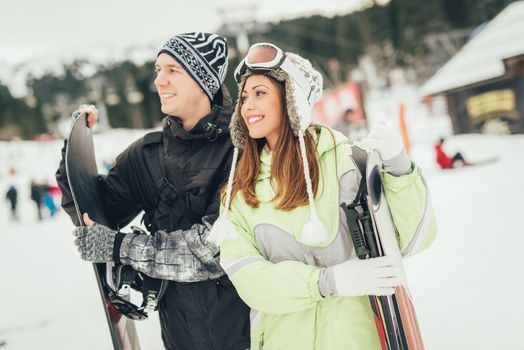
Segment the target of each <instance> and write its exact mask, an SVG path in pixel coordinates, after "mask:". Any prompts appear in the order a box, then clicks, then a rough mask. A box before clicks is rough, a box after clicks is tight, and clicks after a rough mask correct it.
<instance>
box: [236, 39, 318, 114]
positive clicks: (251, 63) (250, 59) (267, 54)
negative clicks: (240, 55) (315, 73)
mask: <svg viewBox="0 0 524 350" xmlns="http://www.w3.org/2000/svg"><path fill="white" fill-rule="evenodd" d="M277 68H280V69H282V70H283V71H284V72H286V73H287V74H288V75H289V76H290V77H291V78H292V79H293V80H294V81H295V83H296V84H297V85H298V87H299V88H300V89H301V90H302V91H303V92H304V94H305V96H306V97H307V100H308V102H309V104H310V105H311V106H312V105H313V103H314V101H312V99H313V94H312V92H313V90H312V88H311V85H310V84H309V82H308V80H307V79H306V77H305V76H304V74H303V73H302V71H301V70H300V69H299V68H298V67H297V65H296V64H294V63H293V62H292V61H291V60H290V59H289V58H288V57H287V56H286V53H285V52H284V51H282V49H280V48H279V47H277V46H275V45H273V44H270V43H257V44H253V45H251V47H250V48H249V51H248V52H247V55H246V57H245V58H244V59H242V61H240V63H239V64H238V66H237V68H236V69H235V73H234V77H235V81H236V82H237V84H240V82H241V81H242V76H243V75H244V74H245V73H246V71H247V69H249V70H251V71H253V72H254V73H267V72H270V71H272V70H275V69H277Z"/></svg>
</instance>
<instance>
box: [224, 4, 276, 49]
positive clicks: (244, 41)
mask: <svg viewBox="0 0 524 350" xmlns="http://www.w3.org/2000/svg"><path fill="white" fill-rule="evenodd" d="M217 11H218V13H219V16H220V18H221V19H222V25H221V26H220V29H219V30H218V32H219V33H220V34H221V35H222V36H225V37H226V38H235V41H236V44H235V45H234V46H231V47H230V58H232V59H237V57H243V56H244V55H245V54H246V53H247V50H248V49H249V45H250V43H249V36H250V35H252V34H256V33H261V32H264V31H267V29H268V28H269V25H268V24H266V23H260V22H259V21H258V20H257V11H258V5H256V4H245V3H238V4H236V5H228V6H221V7H218V8H217Z"/></svg>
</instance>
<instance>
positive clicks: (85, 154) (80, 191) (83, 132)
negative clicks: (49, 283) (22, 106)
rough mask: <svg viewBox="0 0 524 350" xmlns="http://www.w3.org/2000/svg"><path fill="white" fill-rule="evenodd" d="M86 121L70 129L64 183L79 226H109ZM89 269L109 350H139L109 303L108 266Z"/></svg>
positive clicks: (131, 329) (130, 325) (129, 326)
mask: <svg viewBox="0 0 524 350" xmlns="http://www.w3.org/2000/svg"><path fill="white" fill-rule="evenodd" d="M86 118H87V116H86V114H85V113H84V114H81V115H80V116H79V117H78V118H77V119H76V120H75V121H74V122H73V125H72V127H71V131H70V134H69V137H68V141H67V146H66V153H65V166H66V174H67V180H68V183H69V186H70V189H71V194H72V197H73V200H74V204H75V208H76V213H77V215H78V220H79V222H80V223H83V219H82V214H83V213H89V216H90V217H91V218H92V219H93V220H94V221H96V222H97V223H99V224H102V225H106V226H109V225H108V224H109V222H108V220H107V219H106V216H105V213H104V211H103V206H102V202H101V199H100V196H99V193H98V169H97V166H96V158H95V151H94V145H93V133H92V131H91V129H90V128H88V127H87V120H86ZM93 269H94V272H95V277H96V280H97V284H98V289H99V291H100V296H101V298H102V304H103V306H104V312H105V316H106V319H107V325H108V327H109V333H110V335H111V340H112V343H113V348H114V349H115V350H139V349H140V344H139V341H138V334H137V332H136V327H135V324H134V322H133V320H131V319H128V318H126V317H125V316H124V315H123V314H122V313H121V312H120V311H119V310H118V309H117V308H116V307H115V305H114V304H113V303H112V302H111V299H112V296H114V294H115V293H114V292H113V291H112V290H111V289H110V288H109V285H108V276H109V278H112V277H111V275H112V274H111V273H112V271H111V266H110V265H108V264H105V263H101V264H100V263H95V264H93Z"/></svg>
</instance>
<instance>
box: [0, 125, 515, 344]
mask: <svg viewBox="0 0 524 350" xmlns="http://www.w3.org/2000/svg"><path fill="white" fill-rule="evenodd" d="M413 118H414V117H413V116H409V115H408V120H409V121H410V123H411V125H412V126H413V127H412V129H411V132H412V135H413V148H412V156H413V158H414V159H415V161H416V162H417V163H418V164H419V165H420V166H421V167H422V169H423V171H424V174H425V176H426V178H427V181H428V183H429V186H430V188H431V193H432V197H433V204H434V207H435V212H436V216H437V220H438V226H439V230H438V238H437V240H436V241H435V243H434V244H433V246H432V247H431V248H430V249H429V250H428V251H426V252H424V253H422V254H419V255H418V256H415V257H412V258H409V259H407V260H406V262H405V264H406V268H407V273H408V279H409V282H410V286H411V291H412V295H413V299H414V302H415V305H416V308H417V311H418V315H419V321H420V326H421V328H422V332H423V336H424V340H425V343H426V348H427V349H429V350H433V349H477V350H484V349H485V350H492V349H523V348H524V345H523V343H522V339H521V335H522V334H523V333H524V322H523V321H522V315H524V302H522V296H521V294H522V291H523V290H524V273H523V267H524V255H523V254H522V253H521V251H522V247H523V246H524V231H523V229H522V219H521V218H522V217H521V216H520V215H523V212H522V211H523V208H524V207H523V205H522V201H521V196H522V195H524V182H523V181H522V174H523V173H524V162H523V160H524V156H523V150H524V135H518V136H485V135H460V136H455V137H450V138H449V139H448V142H447V144H446V149H448V150H449V151H450V152H452V151H457V150H460V151H461V152H462V153H463V154H464V155H465V156H466V157H468V158H470V159H471V160H473V161H474V160H479V159H484V158H487V157H489V156H492V155H498V156H499V157H500V159H499V161H498V162H496V163H493V164H488V165H483V166H478V167H470V168H462V169H456V170H449V171H441V170H439V169H437V168H436V167H435V165H434V162H433V149H432V146H431V145H432V142H433V141H434V140H435V139H436V137H438V136H439V135H441V134H442V133H444V134H446V132H447V133H449V128H448V126H449V125H448V124H447V122H446V121H445V120H442V119H438V118H434V119H430V118H422V117H421V118H420V120H418V121H413ZM143 133H144V131H121V130H114V131H111V132H110V133H107V134H103V135H97V137H96V144H97V151H98V158H99V160H110V159H111V158H112V157H114V156H115V155H116V154H117V153H118V152H120V151H121V150H122V149H123V148H124V147H125V146H126V145H128V144H129V143H130V142H131V141H132V140H134V139H136V138H137V137H139V136H140V135H141V134H143ZM60 147H61V142H50V143H46V144H42V143H34V142H18V143H16V144H13V143H11V144H6V143H0V195H1V196H2V201H0V278H1V282H0V300H1V302H2V303H1V305H0V344H2V342H5V345H3V346H1V345H0V348H1V349H2V350H3V349H9V350H19V349H24V350H25V349H111V343H110V340H109V333H108V332H107V329H106V324H105V320H104V316H103V310H102V306H101V303H100V299H99V296H98V290H97V287H96V285H95V281H94V277H93V271H92V267H91V265H90V264H87V263H85V262H83V261H81V260H80V258H79V256H78V254H77V252H76V250H75V248H74V247H73V244H72V241H73V238H72V236H71V230H72V228H73V226H72V224H71V222H70V221H69V218H68V217H67V216H66V215H65V214H64V213H63V212H59V213H58V214H57V216H56V217H54V218H48V219H46V220H44V221H42V222H39V221H37V220H36V209H35V207H34V205H33V203H32V202H30V200H29V181H30V180H31V179H36V180H39V181H53V180H52V179H53V173H54V170H55V169H56V166H57V164H58V161H59V150H60ZM9 166H15V167H16V168H17V171H18V173H17V175H16V177H13V176H11V175H9V174H7V168H8V167H9ZM11 183H15V184H16V185H17V186H18V187H19V191H20V193H19V197H20V216H21V217H20V221H19V222H18V223H12V222H10V220H9V217H8V212H7V205H6V203H5V201H4V200H3V197H4V196H5V191H6V190H7V187H8V186H9V185H10V184H11ZM137 325H138V329H139V332H140V337H141V343H142V348H143V349H161V348H162V345H161V340H160V331H159V326H158V320H157V317H156V315H155V316H154V317H153V318H152V319H151V320H148V321H145V322H139V323H138V324H137Z"/></svg>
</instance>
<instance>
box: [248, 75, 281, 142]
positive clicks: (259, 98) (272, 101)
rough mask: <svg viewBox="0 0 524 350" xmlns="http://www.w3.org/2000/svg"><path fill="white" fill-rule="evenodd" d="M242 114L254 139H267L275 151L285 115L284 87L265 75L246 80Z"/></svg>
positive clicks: (250, 77) (253, 76)
mask: <svg viewBox="0 0 524 350" xmlns="http://www.w3.org/2000/svg"><path fill="white" fill-rule="evenodd" d="M240 101H241V109H240V114H241V115H242V118H243V119H244V122H245V123H246V126H247V128H248V130H249V136H250V137H252V138H254V139H260V138H266V141H267V143H268V145H269V147H270V148H271V149H274V147H275V145H276V143H277V141H278V135H279V133H280V128H281V126H282V118H283V115H284V112H283V106H282V87H281V86H280V84H279V83H278V82H277V81H275V80H273V79H271V78H269V77H268V76H266V75H263V74H254V75H251V76H249V77H248V78H247V79H246V82H245V84H244V89H243V90H242V92H241V95H240Z"/></svg>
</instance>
